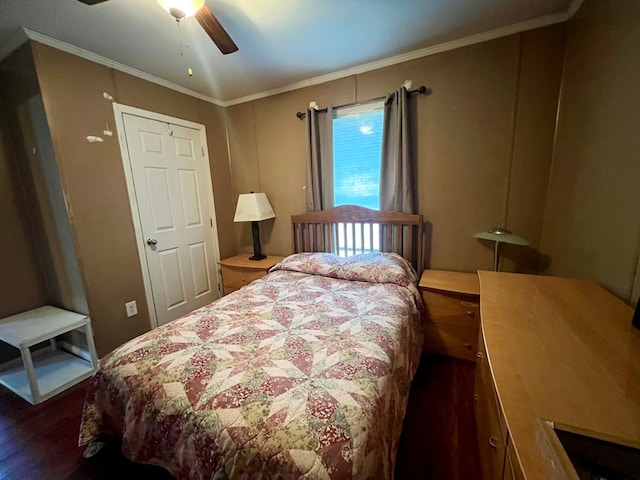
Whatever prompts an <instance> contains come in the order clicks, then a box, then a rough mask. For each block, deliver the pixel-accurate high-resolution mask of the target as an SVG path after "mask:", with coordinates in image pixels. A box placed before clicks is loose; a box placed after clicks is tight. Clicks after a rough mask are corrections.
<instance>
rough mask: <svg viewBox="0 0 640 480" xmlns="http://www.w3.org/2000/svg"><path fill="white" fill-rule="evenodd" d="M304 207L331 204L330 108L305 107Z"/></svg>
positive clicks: (329, 205) (320, 206) (331, 138)
mask: <svg viewBox="0 0 640 480" xmlns="http://www.w3.org/2000/svg"><path fill="white" fill-rule="evenodd" d="M306 118H307V141H308V144H309V147H308V150H307V211H309V212H311V211H316V210H324V209H327V208H331V207H333V129H332V119H333V110H332V108H331V107H329V108H327V109H326V111H319V110H315V109H313V108H308V109H307V117H306Z"/></svg>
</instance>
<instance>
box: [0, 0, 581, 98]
mask: <svg viewBox="0 0 640 480" xmlns="http://www.w3.org/2000/svg"><path fill="white" fill-rule="evenodd" d="M583 1H584V0H572V2H571V4H570V5H569V7H568V9H567V11H566V12H561V13H556V14H552V15H545V16H543V17H538V18H534V19H532V20H527V21H524V22H520V23H515V24H513V25H508V26H506V27H502V28H497V29H495V30H489V31H487V32H483V33H479V34H476V35H469V36H467V37H463V38H460V39H457V40H452V41H450V42H444V43H441V44H438V45H433V46H431V47H426V48H422V49H419V50H414V51H412V52H408V53H403V54H401V55H396V56H393V57H388V58H384V59H381V60H376V61H374V62H369V63H365V64H362V65H358V66H355V67H351V68H348V69H345V70H340V71H337V72H332V73H328V74H325V75H319V76H317V77H312V78H308V79H304V80H300V81H298V82H294V83H290V84H287V85H284V86H282V87H277V88H274V89H270V90H265V91H262V92H258V93H254V94H251V95H246V96H242V97H238V98H234V99H231V100H218V99H217V98H213V97H209V96H208V95H204V94H202V93H199V92H196V91H194V90H190V89H188V88H185V87H182V86H180V85H178V84H176V83H173V82H170V81H168V80H164V79H162V78H159V77H156V76H154V75H151V74H149V73H145V72H143V71H141V70H137V69H135V68H132V67H129V66H127V65H124V64H122V63H118V62H115V61H113V60H111V59H108V58H106V57H102V56H101V55H98V54H96V53H93V52H90V51H88V50H85V49H83V48H80V47H76V46H75V45H71V44H69V43H66V42H63V41H61V40H57V39H55V38H51V37H49V36H47V35H44V34H42V33H39V32H36V31H34V30H30V29H28V28H23V29H21V31H20V34H19V35H15V36H14V38H12V39H11V41H9V42H6V44H5V45H3V46H2V48H0V59H3V58H4V57H6V56H7V55H8V54H9V53H11V52H12V51H13V50H15V49H16V48H17V47H18V46H19V45H20V44H21V43H24V41H25V40H26V39H30V40H33V41H36V42H39V43H43V44H45V45H48V46H50V47H53V48H56V49H58V50H62V51H64V52H67V53H70V54H72V55H76V56H78V57H81V58H84V59H86V60H89V61H91V62H95V63H98V64H100V65H104V66H106V67H109V68H113V69H115V70H119V71H121V72H124V73H128V74H129V75H132V76H134V77H137V78H140V79H142V80H147V81H149V82H151V83H155V84H157V85H160V86H163V87H166V88H169V89H171V90H174V91H177V92H180V93H184V94H186V95H190V96H192V97H195V98H198V99H200V100H203V101H205V102H209V103H213V104H215V105H218V106H220V107H230V106H232V105H238V104H241V103H247V102H251V101H254V100H259V99H261V98H266V97H270V96H272V95H278V94H280V93H286V92H290V91H293V90H298V89H300V88H305V87H310V86H313V85H320V84H323V83H327V82H331V81H334V80H339V79H341V78H345V77H349V76H351V75H358V74H362V73H366V72H370V71H373V70H378V69H380V68H385V67H389V66H393V65H397V64H399V63H403V62H408V61H411V60H416V59H418V58H422V57H428V56H430V55H436V54H438V53H443V52H447V51H450V50H455V49H456V48H461V47H467V46H470V45H474V44H476V43H481V42H486V41H488V40H494V39H496V38H501V37H506V36H508V35H513V34H515V33H520V32H524V31H527V30H533V29H536V28H542V27H546V26H548V25H553V24H556V23H561V22H565V21H567V20H569V19H570V18H571V17H572V16H573V15H575V13H576V11H577V10H578V9H579V8H580V6H581V5H582V3H583Z"/></svg>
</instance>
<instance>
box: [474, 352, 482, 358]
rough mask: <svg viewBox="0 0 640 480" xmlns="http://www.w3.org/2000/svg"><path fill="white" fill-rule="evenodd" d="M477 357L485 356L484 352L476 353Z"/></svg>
mask: <svg viewBox="0 0 640 480" xmlns="http://www.w3.org/2000/svg"><path fill="white" fill-rule="evenodd" d="M476 357H478V358H483V357H484V354H483V353H482V352H478V353H476Z"/></svg>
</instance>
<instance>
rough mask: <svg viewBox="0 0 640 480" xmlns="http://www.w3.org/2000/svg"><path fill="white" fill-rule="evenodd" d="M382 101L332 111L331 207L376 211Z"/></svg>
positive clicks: (378, 197)
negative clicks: (360, 208)
mask: <svg viewBox="0 0 640 480" xmlns="http://www.w3.org/2000/svg"><path fill="white" fill-rule="evenodd" d="M383 108H384V105H383V103H382V101H380V102H375V103H368V104H366V105H358V106H355V107H343V108H340V109H336V110H335V113H334V119H333V202H334V206H336V207H337V206H339V205H359V206H362V207H367V208H372V209H375V210H379V209H380V156H381V152H382V122H383V114H384V110H383Z"/></svg>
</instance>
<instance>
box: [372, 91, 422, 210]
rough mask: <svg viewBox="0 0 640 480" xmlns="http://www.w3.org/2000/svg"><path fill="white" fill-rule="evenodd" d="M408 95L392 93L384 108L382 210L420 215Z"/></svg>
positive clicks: (402, 92)
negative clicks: (418, 213) (418, 212)
mask: <svg viewBox="0 0 640 480" xmlns="http://www.w3.org/2000/svg"><path fill="white" fill-rule="evenodd" d="M409 119H410V114H409V93H408V92H407V89H406V88H405V87H402V88H401V89H400V90H398V91H396V92H394V93H392V94H391V95H390V96H389V97H388V98H387V100H386V102H385V105H384V124H383V131H382V159H381V164H380V210H388V211H396V212H405V213H417V211H418V209H417V194H416V168H415V160H414V159H413V152H412V148H411V126H410V123H409Z"/></svg>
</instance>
